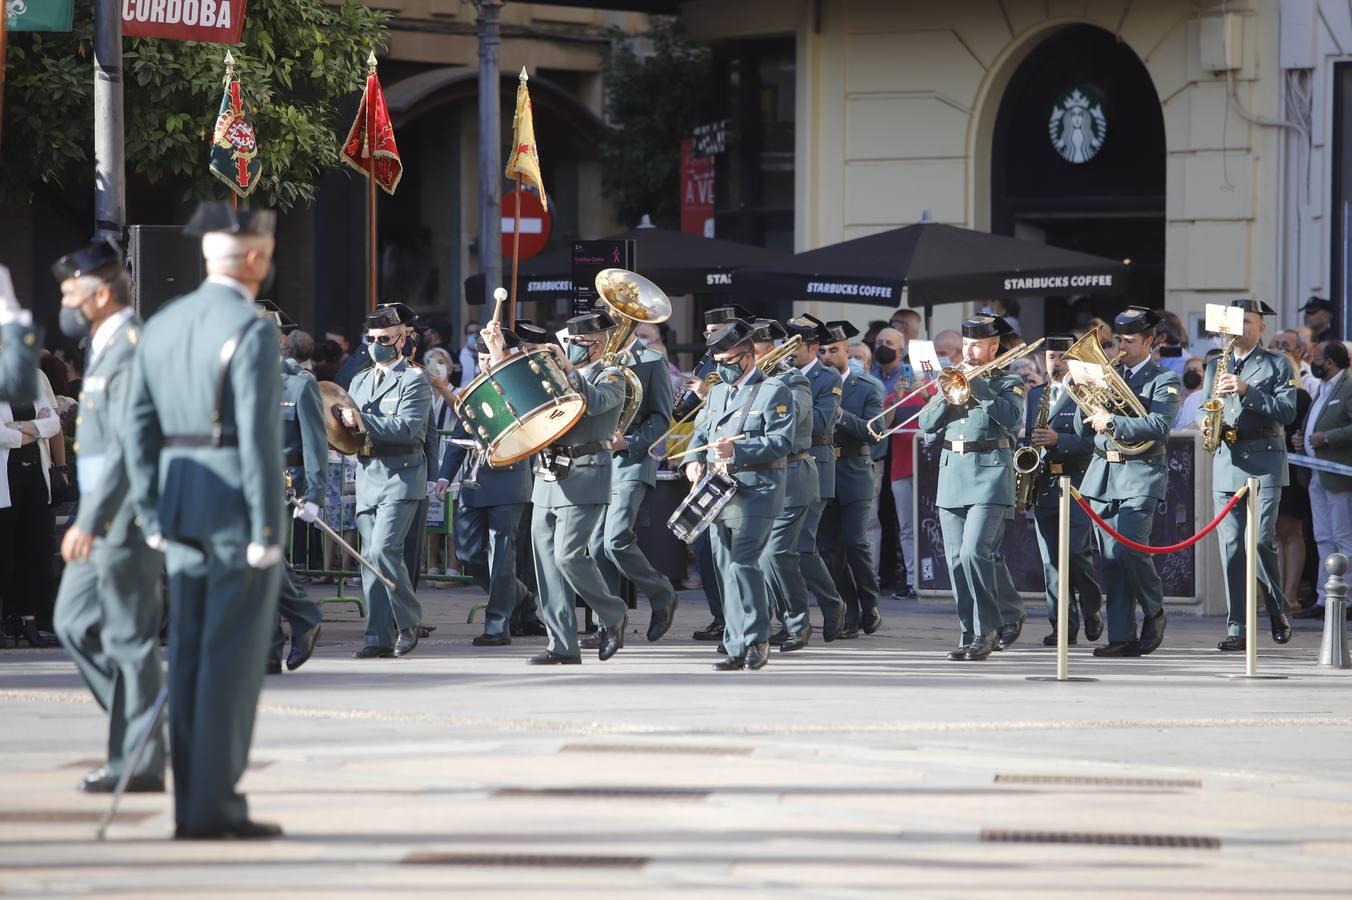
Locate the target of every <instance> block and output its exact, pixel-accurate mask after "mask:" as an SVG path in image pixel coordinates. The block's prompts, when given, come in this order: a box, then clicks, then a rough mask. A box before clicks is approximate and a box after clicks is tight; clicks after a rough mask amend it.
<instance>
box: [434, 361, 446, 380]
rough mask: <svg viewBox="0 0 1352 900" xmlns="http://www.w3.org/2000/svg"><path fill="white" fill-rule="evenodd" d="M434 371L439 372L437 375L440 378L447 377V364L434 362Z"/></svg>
mask: <svg viewBox="0 0 1352 900" xmlns="http://www.w3.org/2000/svg"><path fill="white" fill-rule="evenodd" d="M432 371H433V372H436V373H437V377H438V378H445V377H446V364H445V363H432Z"/></svg>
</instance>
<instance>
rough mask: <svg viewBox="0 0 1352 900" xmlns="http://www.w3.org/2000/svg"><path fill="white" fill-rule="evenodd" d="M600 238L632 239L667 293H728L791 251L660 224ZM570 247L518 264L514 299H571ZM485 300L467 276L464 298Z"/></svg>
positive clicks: (639, 264)
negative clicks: (745, 272) (753, 270)
mask: <svg viewBox="0 0 1352 900" xmlns="http://www.w3.org/2000/svg"><path fill="white" fill-rule="evenodd" d="M602 240H607V241H624V240H633V241H634V242H635V254H634V255H635V260H634V262H635V271H637V272H638V273H639V274H640V275H643V276H644V277H646V278H648V279H650V280H651V281H653V282H655V283H656V284H657V286H658V287H660V288H661V289H662V290H664V291H666V292H667V293H668V294H673V295H676V294H732V293H733V292H734V291H736V290H738V289H739V285H738V276H737V275H736V274H735V273H736V271H737V270H739V269H743V268H746V267H747V266H774V265H778V264H780V263H784V262H787V261H788V260H791V259H792V258H793V255H792V254H790V253H786V252H783V251H780V250H768V249H766V248H765V247H753V246H752V245H750V244H739V243H736V242H734V241H720V240H718V239H717V238H705V237H697V236H695V235H690V234H684V233H682V232H679V231H668V230H666V229H664V228H632V229H630V230H628V231H622V232H620V233H619V234H612V235H608V236H606V237H604V238H602ZM572 250H573V248H572V245H570V244H568V245H564V246H563V247H560V248H557V249H555V250H551V251H549V252H547V253H542V254H540V255H539V256H536V257H532V258H531V259H528V260H525V261H523V262H522V263H521V266H520V269H519V271H518V273H517V292H518V297H517V299H518V300H519V301H520V302H523V303H528V302H531V301H535V300H571V299H572V296H573V253H572ZM511 266H512V262H511V260H510V259H504V260H503V265H502V275H503V283H504V284H506V283H508V282H509V281H510V280H511V271H512V270H511ZM484 300H485V292H484V276H483V275H482V274H480V275H471V276H470V277H468V278H466V279H465V302H467V303H470V304H474V305H478V304H481V303H483V302H484Z"/></svg>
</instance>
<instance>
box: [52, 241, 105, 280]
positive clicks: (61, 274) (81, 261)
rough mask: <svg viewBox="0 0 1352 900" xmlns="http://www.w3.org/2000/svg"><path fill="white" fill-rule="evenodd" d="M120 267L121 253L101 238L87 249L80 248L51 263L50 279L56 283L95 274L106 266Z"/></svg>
mask: <svg viewBox="0 0 1352 900" xmlns="http://www.w3.org/2000/svg"><path fill="white" fill-rule="evenodd" d="M113 264H117V265H118V266H121V265H122V251H121V250H118V249H117V245H116V244H114V243H113V242H112V241H110V240H108V239H107V238H101V239H99V240H97V241H95V242H94V243H92V244H90V245H89V246H88V247H81V248H80V249H79V250H75V251H73V252H71V253H67V254H66V255H65V256H63V257H61V258H60V259H58V260H57V261H56V262H54V263H52V277H53V278H55V279H56V280H57V281H65V280H66V279H67V278H79V277H80V276H81V275H88V274H90V273H91V272H97V271H98V270H99V269H102V268H104V267H106V266H111V265H113Z"/></svg>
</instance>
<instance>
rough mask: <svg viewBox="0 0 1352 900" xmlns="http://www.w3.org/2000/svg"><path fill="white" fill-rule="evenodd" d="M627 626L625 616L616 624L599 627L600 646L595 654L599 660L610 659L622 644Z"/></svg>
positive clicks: (627, 619) (627, 620)
mask: <svg viewBox="0 0 1352 900" xmlns="http://www.w3.org/2000/svg"><path fill="white" fill-rule="evenodd" d="M627 627H629V617H628V616H625V617H624V618H623V619H620V621H619V622H618V623H617V624H615V625H612V626H609V627H607V628H602V629H601V647H600V649H599V650H598V651H597V654H596V656H597V658H599V659H600V660H601V662H605V661H606V660H608V659H610V658H611V657H612V656H614V655H615V654H616V653H617V652H618V651H619V650H620V648H622V647H623V646H624V630H625V628H627Z"/></svg>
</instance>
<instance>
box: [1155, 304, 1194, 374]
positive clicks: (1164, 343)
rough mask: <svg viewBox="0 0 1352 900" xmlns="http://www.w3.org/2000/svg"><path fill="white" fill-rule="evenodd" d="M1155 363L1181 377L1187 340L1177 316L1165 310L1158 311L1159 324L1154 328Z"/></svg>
mask: <svg viewBox="0 0 1352 900" xmlns="http://www.w3.org/2000/svg"><path fill="white" fill-rule="evenodd" d="M1155 333H1156V335H1157V337H1156V340H1155V350H1154V355H1155V361H1156V362H1157V363H1159V364H1160V365H1161V366H1163V367H1164V368H1166V369H1168V370H1169V371H1171V372H1173V373H1174V374H1176V375H1178V376H1179V377H1182V375H1183V370H1184V368H1185V367H1186V364H1187V359H1186V358H1185V356H1184V353H1183V351H1184V350H1185V349H1186V348H1187V346H1188V339H1187V337H1186V335H1185V333H1184V330H1183V322H1182V320H1181V319H1179V318H1178V314H1177V313H1174V312H1170V311H1169V310H1167V309H1164V310H1160V323H1159V325H1157V326H1156V327H1155Z"/></svg>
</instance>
